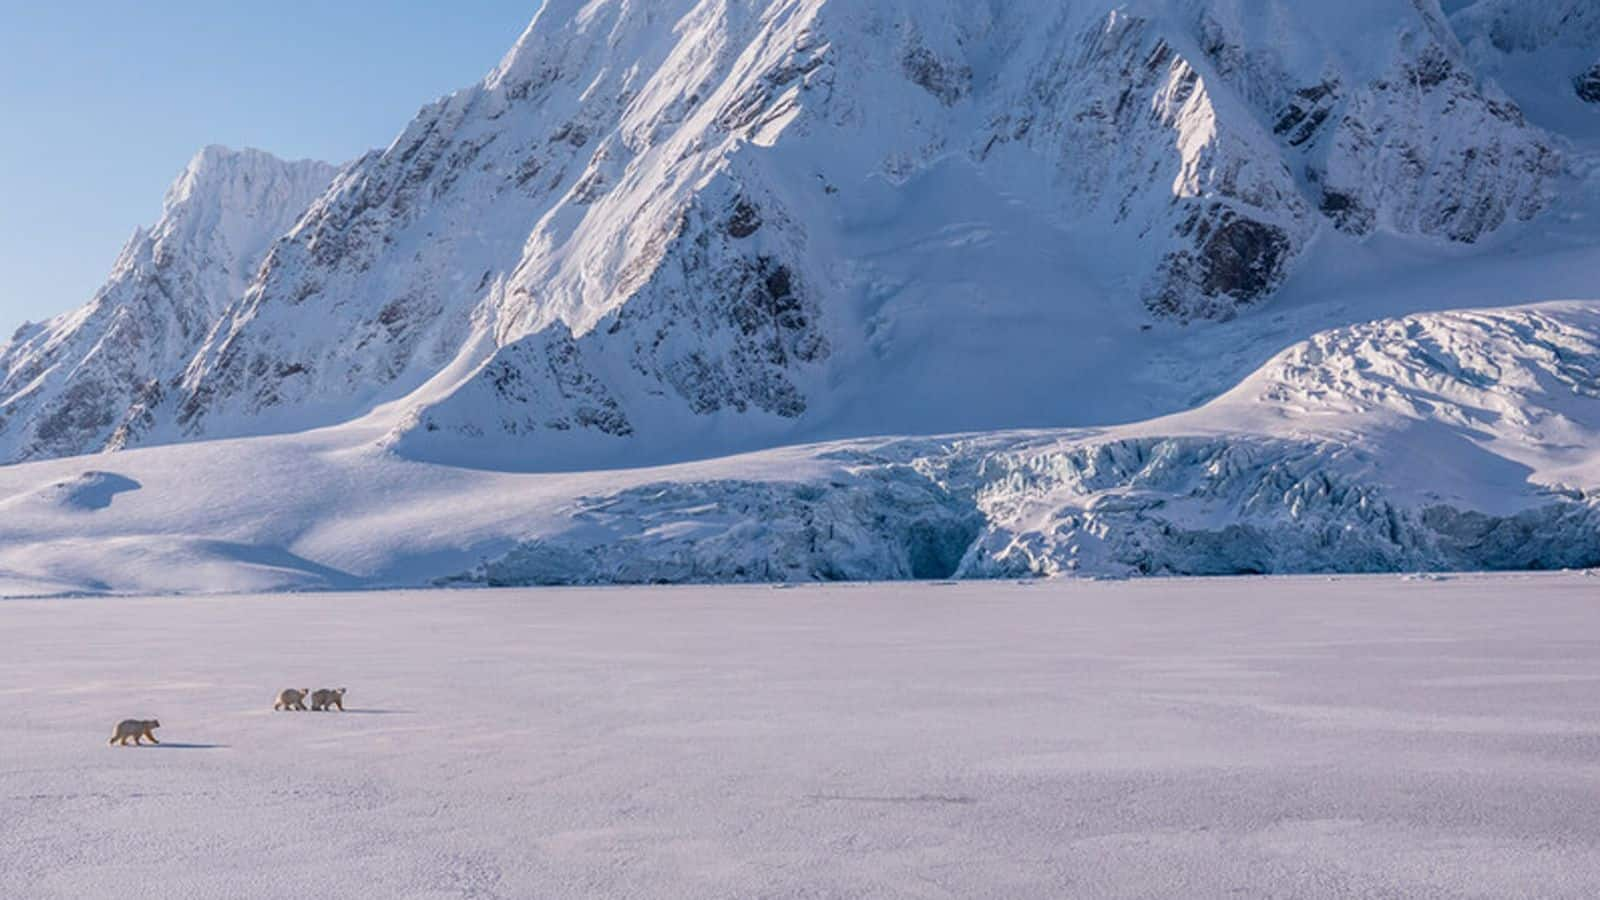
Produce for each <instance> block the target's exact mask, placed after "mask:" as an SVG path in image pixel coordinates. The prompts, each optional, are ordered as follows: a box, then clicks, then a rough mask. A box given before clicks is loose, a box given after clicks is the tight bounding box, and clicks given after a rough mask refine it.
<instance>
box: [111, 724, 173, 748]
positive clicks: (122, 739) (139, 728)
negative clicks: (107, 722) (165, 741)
mask: <svg viewBox="0 0 1600 900" xmlns="http://www.w3.org/2000/svg"><path fill="white" fill-rule="evenodd" d="M160 727H161V723H160V722H159V721H157V720H155V719H124V720H122V721H121V722H118V723H117V730H116V731H115V732H113V733H112V735H111V740H109V741H106V743H107V744H118V745H120V746H123V747H126V746H128V739H129V738H133V744H134V746H136V747H142V746H144V739H145V738H149V739H150V743H152V744H159V743H161V742H160V741H158V740H156V736H155V734H154V733H153V732H154V731H155V730H156V729H157V728H160Z"/></svg>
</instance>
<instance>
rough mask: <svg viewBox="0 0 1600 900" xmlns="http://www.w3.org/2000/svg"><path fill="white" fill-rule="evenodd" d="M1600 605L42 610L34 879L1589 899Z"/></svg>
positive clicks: (475, 602) (18, 751) (20, 675)
mask: <svg viewBox="0 0 1600 900" xmlns="http://www.w3.org/2000/svg"><path fill="white" fill-rule="evenodd" d="M1597 588H1600V583H1597V582H1596V581H1595V580H1593V579H1591V578H1588V577H1584V576H1582V575H1545V576H1496V577H1487V576H1484V577H1463V578H1449V579H1445V580H1421V579H1416V580H1408V579H1402V578H1395V577H1381V578H1341V579H1335V580H1326V579H1310V578H1304V579H1226V580H1210V581H1165V580H1149V581H1140V582H1105V583H1088V582H1077V583H1033V584H1028V585H1019V584H1014V583H1003V584H959V585H940V584H931V583H916V584H903V585H895V586H883V585H860V586H840V587H831V588H797V589H790V590H772V589H769V588H754V587H733V588H650V589H604V590H569V589H556V590H542V591H529V590H515V591H476V592H438V591H435V592H398V593H369V594H346V595H312V594H299V595H282V596H275V597H264V596H240V597H230V598H152V599H130V598H120V599H92V600H90V599H80V600H51V601H7V602H4V603H0V633H3V634H4V635H5V636H6V638H7V650H6V652H5V653H4V654H0V693H3V694H4V695H5V699H6V701H7V703H6V706H7V710H8V712H9V717H10V720H11V728H10V733H9V735H8V741H7V743H6V744H5V748H4V750H3V751H0V891H3V892H4V893H5V894H6V895H8V896H15V897H28V898H39V900H48V898H85V897H107V896H114V895H122V896H134V895H144V896H155V895H159V896H163V897H171V898H213V897H221V896H227V897H262V898H272V897H286V898H287V897H295V898H300V897H307V896H316V897H334V898H338V897H373V896H383V897H406V898H446V897H475V898H483V897H491V898H492V897H507V898H509V897H535V896H541V897H545V896H547V897H696V898H705V897H730V898H732V897H758V896H760V897H797V896H806V897H847V896H874V897H1064V896H1083V897H1088V896H1126V897H1137V896H1192V897H1211V896H1229V895H1234V896H1297V897H1350V896H1365V897H1453V896H1462V897H1465V896H1493V897H1518V896H1525V897H1591V896H1595V895H1596V893H1597V891H1600V791H1597V790H1596V787H1597V781H1600V766H1597V765H1596V762H1597V756H1600V692H1597V691H1596V690H1595V687H1596V684H1597V683H1600V638H1597V637H1596V635H1600V628H1597V625H1600V604H1596V602H1595V600H1596V595H1597ZM323 684H330V685H332V684H337V685H344V684H348V685H349V687H350V689H351V692H350V695H349V697H348V703H347V705H348V706H349V712H347V713H345V714H342V715H341V714H338V713H329V714H312V713H294V714H289V713H273V712H272V711H271V705H272V700H273V697H274V695H275V694H276V693H277V691H278V690H279V689H281V688H283V687H286V686H291V685H293V686H305V685H310V686H312V687H317V686H321V685H323ZM128 717H140V718H144V717H155V718H159V719H160V720H161V721H162V723H163V726H164V727H163V728H162V730H161V731H160V732H159V733H158V736H159V737H160V738H161V739H162V740H163V741H165V742H167V743H166V744H164V745H163V746H162V747H159V748H144V749H139V750H134V749H131V748H130V749H121V748H109V747H107V746H105V739H106V737H107V735H109V733H110V729H111V726H112V725H114V724H115V723H116V722H117V721H119V720H120V719H123V718H128ZM130 886H132V887H130Z"/></svg>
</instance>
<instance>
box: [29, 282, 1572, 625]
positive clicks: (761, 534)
mask: <svg viewBox="0 0 1600 900" xmlns="http://www.w3.org/2000/svg"><path fill="white" fill-rule="evenodd" d="M383 427H384V426H383V424H382V423H381V422H371V423H366V424H363V425H358V426H345V427H342V428H337V429H330V430H324V431H318V432H312V433H309V434H305V435H297V436H279V437H263V438H251V439H243V440H233V441H218V442H210V443H203V444H191V445H179V446H174V447H164V448H151V449H147V450H137V451H129V452H127V453H124V454H120V455H118V456H115V457H110V458H107V459H103V460H96V461H95V463H94V468H93V469H89V467H88V465H87V463H86V461H85V460H81V459H67V460H59V461H53V462H47V463H36V464H29V465H23V466H14V467H10V468H7V469H4V470H0V508H3V510H4V512H5V515H4V516H0V591H3V592H6V593H33V592H36V591H41V590H44V591H46V592H59V591H64V590H80V591H140V590H146V591H148V590H177V591H208V590H257V589H267V588H297V587H313V586H351V587H354V586H394V585H420V584H429V583H434V582H440V581H444V582H452V583H480V584H493V585H506V584H585V583H616V582H622V583H656V582H673V583H676V582H720V581H811V580H844V579H848V580H874V579H906V578H946V577H979V578H984V577H1002V576H1004V577H1013V576H1030V575H1066V574H1080V575H1129V574H1234V573H1245V572H1325V571H1326V572H1332V571H1370V572H1381V571H1410V570H1455V569H1525V568H1559V567H1583V566H1597V565H1600V460H1597V459H1596V454H1597V453H1600V450H1596V449H1595V448H1596V447H1600V439H1597V438H1600V434H1597V432H1600V307H1597V306H1596V305H1595V304H1593V303H1582V302H1563V303H1545V304H1539V305H1535V306H1529V307H1514V308H1503V309H1484V310H1476V311H1461V312H1444V313H1427V314H1419V315H1415V316H1408V317H1405V318H1402V319H1392V320H1380V321H1376V322H1372V323H1369V324H1366V325H1361V326H1353V327H1348V328H1342V329H1337V330H1334V331H1330V332H1326V333H1322V334H1318V335H1316V336H1315V337H1313V338H1312V339H1310V340H1308V341H1305V342H1302V343H1299V344H1296V345H1294V346H1292V347H1291V348H1289V349H1288V350H1286V351H1284V352H1282V353H1280V354H1278V355H1277V356H1275V357H1274V358H1272V359H1271V360H1270V361H1269V362H1268V363H1267V364H1266V365H1264V366H1263V367H1261V368H1260V369H1259V370H1258V371H1257V372H1256V373H1255V374H1254V375H1252V376H1251V377H1250V378H1248V379H1246V380H1245V381H1243V382H1242V383H1241V384H1239V385H1238V386H1237V387H1236V388H1235V389H1233V390H1231V391H1229V392H1228V393H1226V394H1224V395H1223V396H1221V397H1219V398H1218V399H1216V400H1215V401H1213V402H1211V403H1208V404H1206V405H1204V406H1202V407H1201V408H1199V409H1197V410H1194V411H1192V412H1188V413H1183V414H1179V415H1175V416H1171V417H1167V418H1163V419H1156V420H1152V421H1148V422H1142V423H1137V424H1132V425H1126V426H1118V427H1114V428H1106V429H1095V430H1079V431H1070V432H1061V431H1036V432H993V433H986V434H976V435H966V436H953V437H948V438H937V439H934V438H899V439H896V438H879V439H873V440H854V441H844V442H834V443H827V444H817V445H805V446H796V447H791V448H786V449H782V450H769V451H763V452H760V453H753V454H748V455H744V456H735V457H727V458H720V459H710V460H706V461H702V462H697V463H686V464H677V465H671V466H664V467H658V468H645V469H615V470H597V471H587V472H574V473H569V474H559V473H546V474H533V473H530V474H519V473H515V472H496V471H491V470H487V469H482V468H464V467H453V466H446V465H440V464H432V463H419V462H416V461H411V460H407V459H405V458H404V457H402V456H400V455H397V454H395V453H394V452H392V451H387V450H383V449H380V447H379V446H378V445H377V444H376V443H375V442H374V438H376V437H378V436H380V435H381V434H382V433H383V432H382V429H383Z"/></svg>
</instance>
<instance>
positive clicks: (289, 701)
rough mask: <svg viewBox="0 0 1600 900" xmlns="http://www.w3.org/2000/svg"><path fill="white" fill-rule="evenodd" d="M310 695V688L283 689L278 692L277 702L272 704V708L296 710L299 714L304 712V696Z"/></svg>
mask: <svg viewBox="0 0 1600 900" xmlns="http://www.w3.org/2000/svg"><path fill="white" fill-rule="evenodd" d="M310 693H311V689H310V688H300V689H299V690H295V689H294V688H284V689H283V690H282V691H281V692H279V694H278V702H277V703H274V704H272V708H273V709H274V710H279V709H285V710H288V709H297V710H300V711H301V712H305V708H306V696H307V695H308V694H310Z"/></svg>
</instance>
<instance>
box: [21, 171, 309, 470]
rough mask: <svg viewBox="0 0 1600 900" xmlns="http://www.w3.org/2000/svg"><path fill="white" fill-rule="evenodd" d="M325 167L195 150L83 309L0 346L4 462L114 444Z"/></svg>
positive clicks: (301, 207)
mask: <svg viewBox="0 0 1600 900" xmlns="http://www.w3.org/2000/svg"><path fill="white" fill-rule="evenodd" d="M333 171H334V170H333V167H331V166H328V165H325V164H323V163H317V162H294V163H290V162H283V161H281V160H278V159H275V158H273V157H271V156H269V155H268V154H265V153H262V152H260V151H257V150H242V151H234V150H228V149H225V148H222V147H207V148H206V149H204V150H202V151H200V153H199V154H198V155H196V156H195V158H194V159H193V161H191V162H190V163H189V165H188V167H187V168H186V169H185V170H184V172H183V174H182V175H181V176H179V178H178V180H177V181H176V182H174V183H173V185H172V187H171V188H170V189H169V190H168V192H167V197H166V202H165V204H164V205H163V207H162V213H161V218H160V220H159V221H157V223H156V224H155V226H154V227H152V228H150V229H148V230H146V229H139V230H138V231H137V232H135V233H134V236H133V238H132V239H131V240H129V241H128V244H127V246H126V247H124V248H123V251H122V254H121V256H119V257H118V259H117V262H116V265H115V266H114V268H113V269H112V273H111V278H110V280H109V281H108V282H107V283H106V285H105V286H104V287H103V288H101V289H100V291H99V292H98V293H97V294H96V295H95V297H94V299H93V300H91V301H90V302H89V304H88V305H87V306H84V307H83V308H81V309H79V310H77V311H75V312H71V313H67V314H65V315H62V316H58V317H56V318H55V319H52V320H50V321H48V322H43V323H39V324H27V325H23V326H22V327H21V328H20V329H18V331H17V332H16V334H15V335H14V336H13V337H12V338H11V340H10V341H9V342H7V343H6V344H4V345H0V463H4V462H14V461H17V460H25V459H35V458H42V457H51V456H62V455H73V454H77V453H85V452H92V451H95V450H100V449H102V448H105V447H107V446H111V447H116V446H120V445H121V444H122V443H123V442H124V441H125V440H126V438H127V434H128V432H127V431H126V429H127V428H128V427H129V426H130V425H133V424H135V423H136V422H137V421H138V419H139V417H140V415H141V413H142V412H143V411H144V410H145V409H146V408H147V407H150V406H152V405H155V404H158V403H159V402H160V400H161V397H162V395H163V393H164V392H165V391H166V390H167V389H169V388H170V386H171V385H172V384H173V383H175V381H176V379H177V378H178V376H180V375H181V374H182V372H183V370H184V369H185V367H187V365H188V364H189V360H190V359H191V358H192V357H193V355H194V353H195V351H196V350H197V349H199V347H200V345H201V343H202V342H203V341H204V339H205V336H206V334H207V332H209V331H210V330H211V327H212V325H213V324H214V323H215V322H216V321H217V319H218V318H219V317H220V316H221V315H222V314H223V312H224V310H226V309H227V308H228V306H229V304H231V303H232V302H233V301H235V300H237V299H239V298H240V297H242V296H243V295H244V292H245V287H246V285H248V284H249V283H250V282H251V280H252V279H253V278H254V277H255V275H256V273H257V270H258V269H259V268H260V266H261V262H262V260H263V259H265V258H266V256H267V250H268V248H269V247H270V246H271V244H272V242H273V241H274V240H276V239H277V238H278V237H280V236H281V235H283V233H284V232H286V231H288V230H289V227H290V226H291V225H293V224H294V222H295V220H296V219H297V218H299V216H300V214H301V213H302V212H304V211H305V209H306V207H307V206H308V205H309V204H310V203H311V201H312V200H313V199H314V198H315V197H316V196H317V195H318V194H320V193H322V191H323V190H324V189H325V188H326V187H327V186H328V183H329V182H330V181H331V180H332V179H333Z"/></svg>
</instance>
